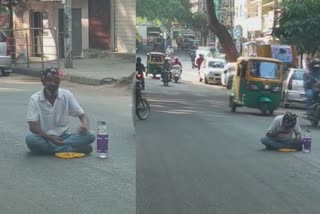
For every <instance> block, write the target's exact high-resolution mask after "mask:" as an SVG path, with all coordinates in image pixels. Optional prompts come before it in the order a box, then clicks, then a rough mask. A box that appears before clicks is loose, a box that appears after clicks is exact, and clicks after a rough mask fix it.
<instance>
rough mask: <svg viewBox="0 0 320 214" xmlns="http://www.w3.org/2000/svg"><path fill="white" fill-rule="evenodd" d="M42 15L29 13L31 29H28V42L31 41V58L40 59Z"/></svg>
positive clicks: (41, 13) (34, 12)
mask: <svg viewBox="0 0 320 214" xmlns="http://www.w3.org/2000/svg"><path fill="white" fill-rule="evenodd" d="M43 13H44V12H38V11H31V13H30V14H31V17H30V18H31V29H30V37H31V38H30V40H31V56H33V57H41V52H42V51H41V49H42V47H41V44H42V39H43V37H42V35H43Z"/></svg>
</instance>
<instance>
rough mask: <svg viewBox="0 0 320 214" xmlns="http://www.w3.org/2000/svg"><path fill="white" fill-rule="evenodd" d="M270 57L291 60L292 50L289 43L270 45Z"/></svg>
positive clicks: (283, 60) (285, 60) (289, 61)
mask: <svg viewBox="0 0 320 214" xmlns="http://www.w3.org/2000/svg"><path fill="white" fill-rule="evenodd" d="M271 53H272V57H273V58H275V59H278V60H280V61H282V62H288V63H291V62H292V61H293V56H292V50H291V47H290V46H289V45H271Z"/></svg>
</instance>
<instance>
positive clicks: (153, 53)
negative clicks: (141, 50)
mask: <svg viewBox="0 0 320 214" xmlns="http://www.w3.org/2000/svg"><path fill="white" fill-rule="evenodd" d="M147 55H161V56H166V55H165V54H164V53H161V52H149V53H147Z"/></svg>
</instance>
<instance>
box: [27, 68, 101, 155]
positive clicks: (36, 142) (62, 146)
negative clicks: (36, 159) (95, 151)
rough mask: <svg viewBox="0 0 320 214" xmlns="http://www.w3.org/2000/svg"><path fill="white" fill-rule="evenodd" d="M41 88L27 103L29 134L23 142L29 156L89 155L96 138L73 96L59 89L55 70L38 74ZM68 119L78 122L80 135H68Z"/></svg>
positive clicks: (58, 80)
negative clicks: (74, 118)
mask: <svg viewBox="0 0 320 214" xmlns="http://www.w3.org/2000/svg"><path fill="white" fill-rule="evenodd" d="M41 82H42V84H43V86H44V89H43V90H41V91H39V92H37V93H35V94H33V95H32V96H31V98H30V101H29V106H28V112H27V122H28V123H29V128H30V131H31V132H32V134H30V135H28V136H27V137H26V143H27V146H28V148H29V149H30V151H31V152H32V153H36V154H54V153H57V152H82V153H85V154H89V153H91V152H92V146H91V145H90V144H91V143H93V142H94V140H95V135H94V133H93V132H92V131H89V129H88V128H89V121H88V118H87V116H86V114H85V112H84V110H83V109H82V108H81V106H80V105H79V103H78V101H77V100H76V98H75V97H74V96H73V94H72V93H71V92H70V91H68V90H65V89H62V88H59V85H60V76H59V73H58V70H57V69H55V68H48V69H45V70H43V71H42V72H41ZM69 116H73V117H78V118H79V119H80V121H81V124H80V128H79V133H77V134H70V133H69V127H68V123H69V118H68V117H69Z"/></svg>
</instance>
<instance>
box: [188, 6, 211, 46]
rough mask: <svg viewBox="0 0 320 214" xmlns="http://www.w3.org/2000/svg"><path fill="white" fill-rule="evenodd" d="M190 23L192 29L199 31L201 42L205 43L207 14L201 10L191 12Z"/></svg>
mask: <svg viewBox="0 0 320 214" xmlns="http://www.w3.org/2000/svg"><path fill="white" fill-rule="evenodd" d="M191 23H192V28H193V30H195V31H199V32H201V43H202V44H204V45H207V37H208V29H207V15H206V14H205V13H203V12H197V13H195V14H193V16H192V22H191Z"/></svg>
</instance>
